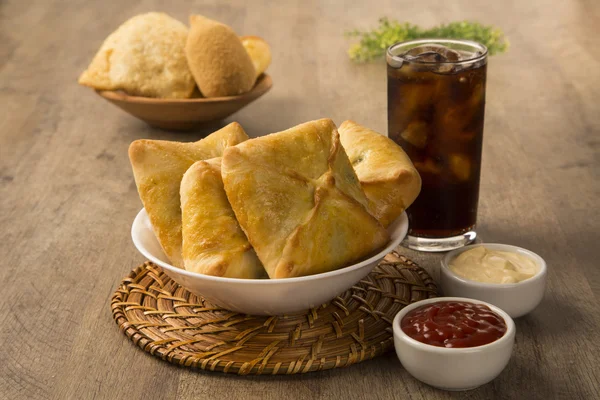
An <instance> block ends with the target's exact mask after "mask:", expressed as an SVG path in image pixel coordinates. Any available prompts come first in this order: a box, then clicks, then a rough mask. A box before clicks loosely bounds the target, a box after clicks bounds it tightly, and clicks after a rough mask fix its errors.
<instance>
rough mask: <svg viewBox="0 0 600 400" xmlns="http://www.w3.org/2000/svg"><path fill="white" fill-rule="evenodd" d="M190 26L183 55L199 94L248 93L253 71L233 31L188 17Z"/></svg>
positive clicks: (254, 79)
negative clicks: (185, 57)
mask: <svg viewBox="0 0 600 400" xmlns="http://www.w3.org/2000/svg"><path fill="white" fill-rule="evenodd" d="M190 25H191V27H190V33H189V35H188V38H187V43H186V45H185V54H186V56H187V60H188V64H189V66H190V70H191V71H192V74H193V75H194V79H195V80H196V83H197V84H198V87H199V88H200V91H201V92H202V94H203V95H204V96H205V97H221V96H234V95H238V94H242V93H245V92H248V91H249V90H250V89H252V87H253V86H254V82H255V81H256V71H255V70H254V66H253V65H252V60H251V59H250V56H249V55H248V53H247V52H246V50H245V49H244V46H243V45H242V42H241V40H240V38H239V37H238V36H237V35H236V34H235V32H234V31H233V29H231V28H230V27H228V26H227V25H225V24H222V23H220V22H217V21H213V20H211V19H208V18H206V17H203V16H201V15H192V16H190Z"/></svg>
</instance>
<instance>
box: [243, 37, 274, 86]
mask: <svg viewBox="0 0 600 400" xmlns="http://www.w3.org/2000/svg"><path fill="white" fill-rule="evenodd" d="M240 39H242V44H243V45H244V48H245V49H246V51H247V52H248V55H249V56H250V59H251V60H252V64H253V65H254V70H255V71H256V77H257V78H258V77H259V76H260V74H262V73H263V72H265V71H266V70H267V68H269V65H271V48H270V47H269V44H268V43H267V42H265V41H264V40H263V39H262V38H260V37H258V36H242V37H241V38H240Z"/></svg>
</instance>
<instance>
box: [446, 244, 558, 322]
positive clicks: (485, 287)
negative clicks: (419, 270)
mask: <svg viewBox="0 0 600 400" xmlns="http://www.w3.org/2000/svg"><path fill="white" fill-rule="evenodd" d="M478 246H485V247H487V248H488V249H491V250H500V251H510V252H514V253H520V254H523V255H524V256H527V257H529V258H531V259H533V260H534V261H535V262H536V263H537V264H538V272H537V274H536V275H535V276H533V277H531V278H529V279H527V280H524V281H521V282H518V283H502V284H498V283H481V282H475V281H471V280H468V279H465V278H462V277H460V276H458V275H456V274H455V273H454V272H452V270H451V269H450V268H449V265H450V262H451V261H452V260H453V259H454V258H455V257H457V256H458V255H459V254H460V253H462V252H463V251H467V250H469V249H472V248H474V247H478ZM441 264H442V265H441V268H440V286H441V288H442V292H443V293H444V295H445V296H460V297H469V298H471V299H478V300H483V301H486V302H488V303H491V304H493V305H495V306H497V307H500V308H501V309H503V310H504V311H506V312H507V313H508V315H510V316H511V317H512V318H517V317H520V316H522V315H525V314H527V313H529V312H531V311H533V309H534V308H536V307H537V306H538V304H540V302H541V301H542V298H543V297H544V291H545V290H546V274H547V272H546V269H547V268H546V262H545V261H544V259H543V258H542V257H540V256H538V255H537V254H535V253H533V252H531V251H529V250H526V249H523V248H521V247H517V246H510V245H507V244H497V243H481V244H474V245H470V246H465V247H463V248H460V249H456V250H453V251H451V252H449V253H448V254H446V255H445V256H444V258H443V259H442V261H441Z"/></svg>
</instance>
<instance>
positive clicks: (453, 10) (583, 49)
mask: <svg viewBox="0 0 600 400" xmlns="http://www.w3.org/2000/svg"><path fill="white" fill-rule="evenodd" d="M151 10H160V11H165V12H167V13H169V14H170V15H172V16H173V17H176V18H178V19H180V20H182V21H186V20H187V16H188V14H190V13H203V14H206V15H207V16H209V17H212V18H215V19H218V20H222V21H224V22H226V23H228V24H230V25H231V26H232V27H233V28H234V29H235V30H236V32H237V33H238V34H254V35H259V36H261V37H263V38H265V39H266V40H267V41H268V42H269V43H270V44H271V48H272V51H273V64H272V66H271V67H270V68H269V73H270V74H271V76H272V77H273V82H274V86H273V89H272V90H271V91H270V92H269V93H268V94H267V95H265V96H264V97H263V98H261V99H259V100H257V101H256V102H255V103H253V104H251V105H249V106H248V107H247V108H245V109H243V110H242V111H240V112H239V113H237V114H235V115H233V116H232V117H231V118H229V119H228V120H227V121H223V122H222V123H220V124H215V126H211V127H207V128H206V129H204V130H199V131H197V132H195V133H192V134H182V133H169V132H164V131H160V130H156V129H153V128H150V127H148V126H147V125H145V124H143V123H142V122H140V121H138V120H136V119H134V118H132V117H130V116H129V115H127V114H125V113H124V112H123V111H121V110H119V109H117V108H116V107H114V106H111V105H110V104H108V103H106V102H104V101H102V100H101V99H99V98H98V96H96V95H95V94H94V93H93V92H92V91H91V90H89V89H86V88H83V87H79V86H78V85H77V84H76V80H77V76H78V75H79V73H80V72H81V71H82V70H83V69H84V68H85V67H86V66H87V64H88V63H89V61H90V60H91V58H92V56H93V55H94V53H95V52H96V50H97V48H98V47H99V46H100V44H101V42H102V40H103V39H104V38H105V37H106V36H107V35H108V34H109V33H110V32H111V31H113V30H114V29H115V28H116V27H117V26H118V25H119V24H120V23H121V22H122V21H123V20H125V19H126V18H128V17H130V16H133V15H135V14H137V13H141V12H146V11H151ZM384 15H386V16H390V17H394V18H399V19H401V20H410V21H411V22H414V23H418V24H422V25H426V26H430V25H433V24H436V23H440V22H448V21H452V20H457V19H471V20H477V21H481V22H484V23H490V24H495V25H497V26H500V27H502V28H503V29H504V30H505V32H506V34H507V35H508V37H509V38H510V39H511V49H510V51H509V52H508V53H507V54H504V55H499V56H494V57H492V58H491V59H490V65H489V70H488V95H487V99H488V102H487V103H488V106H487V112H486V126H485V142H484V155H483V159H484V161H483V175H482V187H481V201H480V213H479V232H480V235H481V237H482V239H483V240H484V241H486V242H501V243H509V244H516V245H520V246H523V247H526V248H529V249H531V250H533V251H535V252H537V253H539V254H540V255H542V256H543V257H544V258H545V259H546V260H547V261H548V263H549V282H548V290H547V292H546V295H545V298H544V301H543V303H542V304H541V305H540V307H539V308H538V309H536V310H535V311H534V312H533V313H531V314H530V315H528V316H525V317H523V318H520V319H518V320H517V321H516V324H517V341H516V346H515V351H514V354H513V359H512V361H511V363H510V364H509V366H508V368H507V369H506V370H505V371H504V372H503V373H502V374H501V375H500V377H499V378H498V379H496V380H494V381H493V382H492V383H490V384H488V385H485V386H483V387H481V388H479V389H477V390H474V391H470V392H467V393H459V394H455V393H450V392H442V391H438V390H435V389H432V388H430V387H428V386H426V385H423V384H421V383H420V382H418V381H416V380H414V379H412V378H411V377H410V376H409V375H408V374H407V372H406V371H404V370H403V368H402V367H401V365H400V363H399V362H398V361H397V359H396V358H395V355H394V354H393V353H391V354H389V355H387V356H383V357H379V358H377V359H375V360H372V361H368V362H365V363H361V364H359V365H355V366H352V367H350V368H347V369H340V370H331V371H325V372H322V373H314V374H308V375H303V376H293V377H232V376H224V375H221V374H216V373H205V372H198V371H190V370H186V369H183V368H177V367H174V366H172V365H169V364H167V363H165V362H160V361H159V360H156V359H155V358H153V357H151V356H149V355H146V354H144V353H143V352H142V351H140V350H139V349H137V348H136V347H135V346H133V345H132V344H131V343H130V342H129V341H128V339H127V338H126V337H125V336H124V335H122V334H121V333H120V332H119V331H118V329H117V327H116V325H115V324H114V322H113V321H112V318H111V314H110V307H109V302H110V296H111V294H112V292H113V291H114V289H115V288H116V287H117V285H118V282H120V280H121V278H122V277H123V276H125V275H126V274H128V273H129V271H130V269H132V268H133V267H135V266H136V265H138V264H139V263H140V262H142V261H143V258H142V257H141V256H140V255H139V254H137V252H136V251H135V249H134V247H133V245H132V243H131V241H130V238H129V229H130V225H131V222H132V220H133V218H134V216H135V214H136V212H137V211H138V209H139V208H140V206H141V205H140V202H139V199H138V197H137V193H136V189H135V184H134V182H133V177H132V174H131V171H130V167H129V162H128V160H127V146H128V145H129V143H130V142H131V141H133V140H135V139H138V138H153V139H159V138H160V139H170V140H184V141H192V140H197V139H198V138H200V137H201V136H202V135H203V134H205V133H207V132H209V131H211V130H215V129H216V128H218V127H220V126H224V124H226V123H228V122H231V121H238V122H240V123H241V124H242V125H243V126H244V129H246V131H247V132H248V133H249V134H250V135H252V136H258V135H262V134H265V133H270V132H275V131H278V130H282V129H285V128H288V127H290V126H292V125H295V124H297V123H301V122H304V121H307V120H311V119H316V118H320V117H330V118H332V119H334V121H336V122H337V123H341V122H342V121H343V120H345V119H348V118H351V119H353V120H355V121H357V122H359V123H362V124H364V125H366V126H369V127H371V128H373V129H376V130H379V131H381V132H385V130H386V129H385V127H386V94H385V90H386V89H385V88H386V85H385V68H384V64H383V63H374V64H368V65H355V64H352V63H351V62H350V61H349V60H348V58H347V56H346V54H345V51H346V48H347V47H348V44H349V43H348V42H347V41H346V39H344V37H343V35H342V33H343V31H344V30H345V29H350V28H367V27H372V26H374V25H375V24H376V21H377V18H379V17H380V16H384ZM599 20H600V3H599V2H597V1H593V0H564V1H560V2H559V1H555V2H554V1H550V0H532V1H528V2H525V1H519V0H508V1H505V2H500V1H478V2H472V1H468V0H457V1H441V0H424V1H421V2H414V1H408V0H393V1H392V0H386V1H381V2H377V3H374V2H363V3H359V2H354V1H349V0H348V1H342V0H336V1H333V0H332V1H328V2H318V1H316V0H306V1H303V0H296V1H280V2H272V1H267V0H256V1H252V2H248V4H244V3H243V2H237V1H233V0H231V1H219V0H207V1H202V2H201V1H196V2H189V1H172V2H167V1H159V0H138V1H127V2H124V1H116V0H111V1H103V2H91V1H83V0H78V1H70V2H65V1H58V0H56V1H41V0H39V1H31V2H24V1H20V0H5V1H2V2H1V3H0V40H1V42H2V46H0V102H1V104H2V107H1V108H0V263H1V267H0V281H1V282H2V286H1V294H2V296H0V321H2V322H1V323H0V399H47V398H54V399H81V398H84V399H88V398H89V399H91V398H97V399H139V398H148V399H153V398H161V399H192V398H194V399H196V398H209V397H210V398H229V399H246V398H261V399H277V398H282V397H290V398H303V397H310V398H314V399H318V398H323V399H325V398H352V399H374V398H376V399H391V398H412V399H426V398H427V399H452V398H469V399H491V398H498V399H506V398H511V399H512V398H515V399H517V398H518V399H521V398H522V399H549V398H551V399H591V398H600V382H599V380H600V378H599V376H598V372H597V370H598V365H600V348H599V345H598V339H597V332H598V331H599V330H600V308H599V307H598V301H599V300H600V268H599V266H598V262H597V259H598V251H599V249H598V243H599V242H600V235H599V233H598V232H599V231H600V211H599V207H598V206H599V202H598V198H599V197H600V106H599V105H598V98H600V47H599V46H598V45H597V35H598V32H599V30H598V29H599V28H598V21H599ZM405 254H406V255H407V256H408V257H411V258H413V259H414V260H415V261H416V262H418V263H419V264H420V265H422V266H424V267H426V268H427V269H428V270H429V271H430V272H431V273H432V275H433V276H434V277H436V276H437V268H438V267H437V266H438V262H439V256H434V255H424V254H418V253H414V252H410V251H408V250H407V251H405ZM91 332H93V333H94V335H91ZM98 338H101V339H100V340H98ZM459 367H460V366H457V368H459Z"/></svg>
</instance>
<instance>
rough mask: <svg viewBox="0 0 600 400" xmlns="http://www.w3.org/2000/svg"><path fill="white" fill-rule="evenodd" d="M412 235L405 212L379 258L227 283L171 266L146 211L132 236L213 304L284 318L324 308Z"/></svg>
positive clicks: (167, 269)
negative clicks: (313, 271)
mask: <svg viewBox="0 0 600 400" xmlns="http://www.w3.org/2000/svg"><path fill="white" fill-rule="evenodd" d="M407 230H408V218H407V217H406V213H402V215H401V216H400V217H398V219H396V221H394V222H393V223H392V224H391V225H390V226H389V227H388V232H389V233H390V237H391V239H390V242H389V243H388V244H387V245H386V246H385V248H383V249H382V250H381V251H380V252H379V253H377V254H375V255H374V256H372V257H370V258H368V259H366V260H364V261H361V262H359V263H357V264H353V265H349V266H347V267H344V268H340V269H338V270H335V271H331V272H325V273H322V274H317V275H310V276H303V277H299V278H287V279H237V278H222V277H218V276H210V275H203V274H198V273H195V272H191V271H186V270H184V269H181V268H177V267H175V266H173V265H171V264H169V261H168V260H169V259H168V258H167V256H166V255H165V254H164V252H163V251H162V248H161V247H160V244H159V243H158V240H157V239H156V236H155V235H154V231H153V230H152V225H151V224H150V219H149V218H148V214H146V210H145V209H142V210H141V211H140V212H139V213H138V215H137V216H136V218H135V220H134V221H133V225H132V227H131V237H132V239H133V243H134V244H135V247H137V249H138V250H139V252H140V253H142V254H143V255H144V257H146V258H148V260H150V261H152V262H153V263H155V264H157V265H159V266H161V267H162V268H163V270H164V271H165V273H166V274H167V275H169V277H170V278H171V279H173V280H174V281H175V282H177V283H179V284H180V285H181V286H183V287H184V288H186V289H187V290H189V291H190V292H192V293H194V294H196V295H200V296H202V297H204V298H205V299H206V300H208V301H209V302H211V303H213V304H216V305H218V306H221V307H223V308H226V309H228V310H232V311H237V312H240V313H245V314H252V315H281V314H291V313H297V312H300V311H303V310H307V309H309V308H310V307H314V306H319V305H321V304H323V303H326V302H328V301H329V300H331V299H333V298H334V297H335V296H337V295H339V294H340V293H342V292H344V291H345V290H346V289H349V288H350V287H352V286H353V285H354V284H355V283H357V282H358V281H360V280H361V279H362V278H364V277H365V276H367V275H368V274H369V272H371V270H372V269H373V268H375V266H376V265H377V264H378V263H379V261H381V259H383V257H385V255H386V254H388V253H389V252H391V251H392V250H393V249H394V248H396V246H398V245H399V244H400V242H401V241H402V240H403V239H404V237H405V236H406V232H407Z"/></svg>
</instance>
